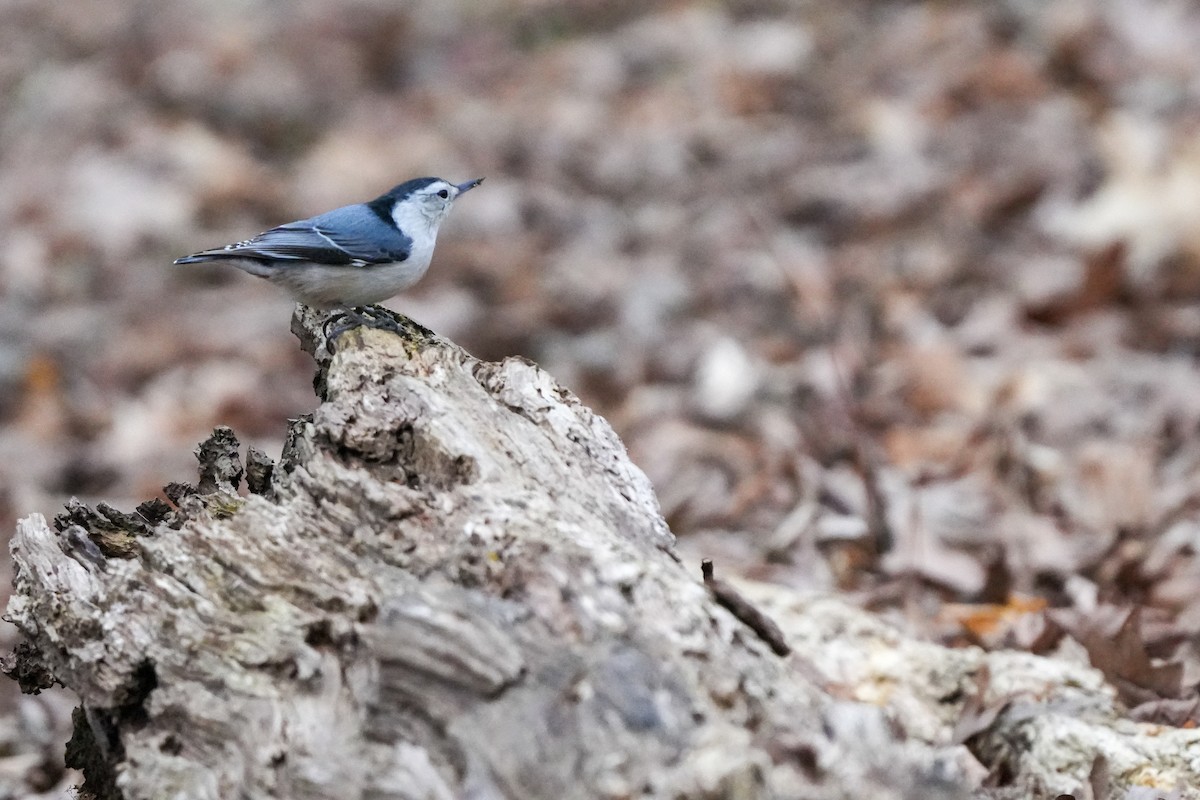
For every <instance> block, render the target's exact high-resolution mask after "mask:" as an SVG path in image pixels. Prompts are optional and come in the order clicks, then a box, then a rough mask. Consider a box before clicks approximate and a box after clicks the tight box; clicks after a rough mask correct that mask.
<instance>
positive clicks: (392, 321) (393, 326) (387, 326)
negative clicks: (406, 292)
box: [358, 305, 401, 333]
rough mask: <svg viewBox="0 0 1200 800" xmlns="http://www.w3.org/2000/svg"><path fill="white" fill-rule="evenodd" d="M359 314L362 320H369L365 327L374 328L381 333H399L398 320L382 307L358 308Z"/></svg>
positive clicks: (393, 313)
mask: <svg viewBox="0 0 1200 800" xmlns="http://www.w3.org/2000/svg"><path fill="white" fill-rule="evenodd" d="M358 311H359V313H361V314H362V315H363V318H364V319H367V320H370V322H368V323H367V326H368V327H370V328H376V329H378V330H381V331H390V332H391V333H399V332H400V329H401V325H400V320H398V319H396V313H395V312H394V311H392V310H391V309H387V308H384V307H383V306H374V305H372V306H360V307H359V308H358Z"/></svg>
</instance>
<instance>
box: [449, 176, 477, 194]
mask: <svg viewBox="0 0 1200 800" xmlns="http://www.w3.org/2000/svg"><path fill="white" fill-rule="evenodd" d="M481 183H483V178H476V179H475V180H473V181H467V182H466V183H460V184H459V185H458V186H455V187H454V188H455V189H458V193H459V194H462V193H463V192H469V191H471V190H472V189H474V188H475V187H476V186H478V185H479V184H481Z"/></svg>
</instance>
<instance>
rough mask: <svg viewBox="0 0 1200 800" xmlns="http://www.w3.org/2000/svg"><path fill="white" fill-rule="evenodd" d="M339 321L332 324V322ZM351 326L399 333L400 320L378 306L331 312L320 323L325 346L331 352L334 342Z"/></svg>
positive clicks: (351, 327)
mask: <svg viewBox="0 0 1200 800" xmlns="http://www.w3.org/2000/svg"><path fill="white" fill-rule="evenodd" d="M335 322H336V323H340V324H337V325H334V323H335ZM353 328H374V329H375V330H379V331H387V332H388V333H399V332H400V322H399V321H398V320H397V319H396V317H395V316H394V315H393V313H392V312H391V311H388V310H387V309H386V308H381V307H380V306H361V307H351V308H347V309H346V310H345V311H339V312H337V313H335V314H331V315H330V316H329V319H327V320H325V322H324V323H323V324H322V325H321V333H322V334H323V335H324V336H325V348H326V349H327V350H328V351H329V352H330V354H333V352H334V350H335V347H336V346H335V344H334V343H335V342H336V341H337V339H338V337H340V336H341V335H342V334H343V333H345V332H346V331H349V330H351V329H353Z"/></svg>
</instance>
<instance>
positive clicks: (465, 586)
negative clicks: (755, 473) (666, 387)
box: [8, 315, 963, 799]
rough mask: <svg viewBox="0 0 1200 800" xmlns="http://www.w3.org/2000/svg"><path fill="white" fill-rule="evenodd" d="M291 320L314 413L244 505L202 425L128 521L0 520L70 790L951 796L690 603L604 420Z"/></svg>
mask: <svg viewBox="0 0 1200 800" xmlns="http://www.w3.org/2000/svg"><path fill="white" fill-rule="evenodd" d="M315 323H316V320H314V319H310V318H308V317H306V316H303V315H302V316H300V317H298V319H297V322H296V329H297V330H298V332H299V333H300V335H301V338H302V340H303V341H304V342H305V344H306V346H307V347H308V348H309V349H310V350H311V351H313V352H314V355H315V357H316V359H317V362H318V365H319V374H318V377H317V380H316V382H315V385H316V387H317V389H318V391H319V393H320V394H321V396H322V397H323V403H322V404H321V405H320V407H319V408H318V409H317V411H316V412H315V414H314V415H313V416H312V418H311V419H310V420H298V421H296V422H294V423H293V425H292V428H291V434H290V436H289V439H288V443H287V446H286V447H285V449H284V453H283V455H282V458H281V459H280V461H279V462H278V463H275V464H271V463H269V459H266V458H265V457H264V456H263V455H262V454H261V453H254V454H252V455H251V456H250V458H249V462H250V465H251V468H250V475H251V476H252V477H251V480H252V483H253V486H252V488H253V490H254V492H253V493H250V494H247V495H239V494H238V493H237V491H236V487H237V486H238V484H239V481H240V479H241V476H242V474H243V467H242V464H241V460H240V456H239V448H238V446H237V443H236V439H234V438H233V434H232V432H231V431H228V430H227V429H219V430H218V431H217V432H216V433H214V436H213V437H212V438H211V439H209V441H208V442H206V443H205V444H203V445H202V446H201V447H200V448H199V450H198V451H197V455H198V458H199V459H200V474H201V479H200V484H199V486H198V487H194V488H192V487H180V486H176V487H174V491H173V492H172V494H171V496H172V497H173V499H175V501H176V502H177V503H178V507H177V508H176V509H174V510H173V511H171V512H170V513H169V514H159V516H160V518H159V519H155V520H152V524H149V523H147V522H146V520H145V519H144V518H141V519H132V518H130V519H125V518H122V517H120V516H117V515H113V514H103V513H100V512H93V511H90V510H87V509H84V510H80V509H73V512H72V514H71V516H70V517H69V518H66V517H64V518H63V521H62V522H61V523H59V524H58V525H57V526H53V525H50V524H48V523H47V522H46V521H45V520H44V519H43V518H41V517H40V516H38V515H34V516H31V517H29V518H27V519H25V520H24V521H22V523H21V525H20V529H19V530H18V532H17V535H16V537H15V539H14V540H13V545H12V551H13V557H14V559H15V562H16V578H15V584H14V585H15V590H14V595H13V597H12V601H11V603H10V605H9V608H8V615H9V618H10V619H11V620H12V621H13V622H15V623H16V624H17V625H18V626H19V627H20V629H21V630H22V631H23V632H24V634H25V636H26V637H27V639H28V642H29V646H28V647H27V652H26V653H25V655H24V656H23V660H24V661H25V662H26V666H27V669H26V670H25V672H26V674H33V675H37V674H42V673H38V672H37V671H36V670H32V671H30V669H29V668H28V667H29V665H30V664H33V663H34V662H36V666H39V667H41V668H43V669H44V670H48V674H50V675H53V676H54V678H56V679H57V680H58V681H60V682H61V683H63V684H64V685H66V686H67V687H69V688H70V689H72V690H74V691H75V692H77V693H78V695H79V697H80V700H81V704H82V705H81V709H82V711H81V713H80V714H78V715H77V720H76V723H77V724H76V739H75V740H74V741H73V747H74V752H75V754H74V756H73V757H74V759H75V763H77V764H79V765H81V766H83V767H84V768H85V774H86V775H87V779H88V781H87V785H86V787H85V789H86V790H87V791H89V792H92V793H94V794H95V795H97V796H101V797H120V796H123V797H126V798H176V797H177V798H237V797H245V798H266V797H282V798H376V799H378V798H458V797H470V798H576V797H578V798H584V797H613V798H616V797H669V798H673V797H678V798H694V797H728V798H742V797H746V798H748V797H813V798H835V797H836V798H860V797H868V796H869V797H872V798H887V797H897V798H899V797H918V796H919V797H929V798H938V797H958V796H963V795H962V792H961V789H960V787H959V784H958V783H956V782H955V780H954V779H948V778H947V777H946V774H945V772H946V770H945V765H944V764H940V763H939V762H938V761H937V759H936V758H935V756H936V752H935V751H934V750H932V749H929V748H924V749H922V748H920V747H918V748H915V749H914V748H913V747H912V746H907V745H906V746H901V745H899V744H898V745H897V750H896V751H895V753H891V754H881V753H878V752H866V751H865V748H864V746H862V745H860V744H857V743H856V742H854V741H853V740H854V739H855V738H856V736H857V735H855V736H849V737H846V738H847V739H848V740H849V741H846V742H841V743H839V742H838V741H837V740H836V737H835V736H834V734H832V733H831V732H830V730H829V729H828V726H827V725H826V724H825V721H826V720H825V716H824V715H825V714H826V711H827V709H828V708H829V707H830V706H831V703H832V700H831V699H830V696H829V695H828V694H827V693H826V692H825V691H824V688H823V687H822V686H821V685H820V681H819V678H818V677H815V676H816V675H817V673H816V672H815V670H812V669H806V668H802V667H803V665H804V664H805V663H806V662H805V661H804V658H803V656H802V654H795V653H794V654H792V655H791V656H790V657H788V658H781V657H779V656H777V655H775V654H773V653H772V652H771V649H770V647H769V645H768V644H767V643H766V642H763V641H762V640H761V639H759V637H758V636H756V635H755V633H754V632H753V631H752V630H751V629H750V628H748V627H747V626H746V625H744V624H743V623H742V622H740V621H739V620H738V619H737V618H735V617H734V616H732V615H731V614H730V613H729V612H727V611H726V610H725V609H723V608H721V607H720V606H719V605H718V604H717V603H716V602H715V601H714V599H713V598H712V597H711V596H710V594H709V592H708V591H707V590H706V589H705V587H704V586H703V585H702V583H701V582H700V580H699V577H700V575H699V568H698V565H693V566H692V567H690V568H688V567H685V566H684V565H682V564H681V563H680V562H679V560H678V559H677V557H676V556H675V555H674V552H673V539H672V536H671V533H670V531H669V530H668V529H667V526H666V524H665V522H664V521H663V519H662V516H661V514H660V513H659V510H658V504H657V501H656V499H655V496H654V493H653V491H652V489H651V486H650V484H649V482H648V481H647V479H646V477H645V475H643V473H642V472H641V471H640V470H639V469H637V468H636V467H635V466H634V465H633V464H632V463H631V462H630V461H629V459H628V458H627V456H626V453H625V450H624V447H623V446H622V444H621V442H620V440H619V439H618V438H617V436H616V435H615V434H614V432H613V431H612V429H611V428H610V427H609V425H608V424H607V422H605V421H604V420H603V419H601V418H600V417H599V416H597V415H595V414H594V413H592V412H591V411H590V410H589V409H587V408H586V407H584V406H583V405H581V404H580V402H579V401H578V400H577V399H576V398H575V397H574V396H573V395H572V394H571V393H570V392H568V391H566V390H565V389H563V388H562V387H561V386H559V385H558V384H557V383H555V381H554V380H553V379H552V378H550V376H548V375H547V374H546V373H544V372H543V371H541V370H540V369H538V368H537V367H536V366H535V365H533V364H531V363H529V362H527V361H524V360H521V359H509V360H506V361H504V362H501V363H496V364H491V363H482V362H480V361H477V360H476V359H474V358H472V357H470V356H469V355H468V354H466V353H465V352H463V351H462V350H461V349H459V348H458V347H456V346H454V345H453V344H451V343H449V342H446V341H444V340H441V339H438V338H436V337H433V336H432V335H430V334H429V333H428V332H427V331H424V330H423V329H420V328H417V327H416V326H412V327H410V328H409V329H407V332H406V334H405V335H403V336H397V335H393V334H390V333H382V332H378V331H362V332H352V333H349V334H347V335H345V336H343V337H342V338H341V340H340V342H339V347H338V351H337V353H336V354H335V355H333V356H330V355H329V353H328V352H326V350H325V348H324V346H323V344H322V342H321V341H320V337H319V336H318V335H317V333H316V328H315ZM56 528H58V529H56ZM81 537H82V538H83V539H85V540H86V541H88V542H94V543H96V545H97V547H96V552H84V550H86V549H87V548H86V547H85V546H82V545H79V544H76V545H72V544H71V542H72V541H76V542H78V541H79V540H80V539H81ZM798 667H801V668H798ZM879 724H880V726H881V727H880V730H884V731H886V726H882V723H879ZM880 736H883V738H884V739H886V738H887V737H886V736H885V735H884V734H880ZM831 737H833V738H831ZM831 748H832V749H831ZM905 748H907V749H905ZM830 753H839V754H840V755H839V756H837V757H829V755H828V754H830ZM855 754H857V755H855ZM881 756H882V758H883V761H882V763H883V764H884V765H885V766H883V767H881V768H879V769H874V771H872V768H868V767H864V766H863V764H868V765H869V764H870V763H874V762H875V760H877V759H879V758H880V757H881ZM863 759H866V761H864V760H863ZM873 775H874V776H875V777H871V776H873ZM846 776H853V778H852V779H849V778H847V777H846Z"/></svg>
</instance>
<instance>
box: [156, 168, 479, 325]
mask: <svg viewBox="0 0 1200 800" xmlns="http://www.w3.org/2000/svg"><path fill="white" fill-rule="evenodd" d="M481 183H483V178H476V179H475V180H473V181H467V182H466V183H460V184H453V183H450V182H449V181H444V180H442V179H441V178H414V179H413V180H411V181H406V182H405V183H402V184H400V185H399V186H397V187H395V188H394V189H392V190H391V191H389V192H386V193H384V194H382V195H380V196H379V197H377V198H375V199H374V200H372V201H370V202H368V203H358V204H356V205H351V206H342V207H341V208H335V209H334V210H333V211H327V212H325V213H324V214H318V215H317V216H315V217H309V218H308V219H301V220H297V221H296V222H289V223H288V224H286V225H280V226H279V227H278V228H272V229H271V230H269V231H264V232H263V233H260V234H259V235H258V236H255V237H254V238H252V239H246V240H245V241H243V242H237V243H235V244H230V245H226V246H225V247H218V248H215V249H212V250H204V251H202V252H199V253H195V254H193V255H190V256H186V257H184V258H180V259H178V260H176V262H175V263H176V264H199V263H202V262H207V261H228V262H229V263H230V264H232V265H233V266H235V267H237V268H239V269H242V270H245V271H246V272H249V273H250V274H251V275H257V276H258V277H260V278H266V279H267V280H269V281H270V282H271V283H274V284H277V285H279V286H282V287H283V288H284V289H287V290H288V291H289V292H290V293H291V295H292V297H293V298H295V299H296V300H297V301H299V302H301V303H303V304H305V305H307V306H312V307H314V308H319V309H343V310H344V311H345V312H346V316H348V317H350V318H351V319H353V320H354V321H355V323H356V324H360V325H367V326H369V327H384V328H391V329H394V321H392V320H390V319H388V318H386V317H374V316H372V317H366V316H363V314H362V313H360V311H359V308H360V307H361V306H366V305H369V304H371V303H378V302H380V301H382V300H386V299H388V298H389V297H391V296H393V295H395V294H396V293H397V292H400V291H403V290H404V289H407V288H409V287H410V286H412V285H413V284H414V283H416V282H417V281H419V280H420V279H421V278H422V276H424V275H425V272H426V271H427V270H428V269H429V262H430V260H431V259H432V258H433V247H434V245H435V244H436V243H437V234H438V226H439V225H441V223H442V220H444V219H445V218H446V215H447V214H448V213H450V209H451V207H453V205H454V201H455V200H456V199H457V198H458V196H459V195H461V194H462V193H463V192H468V191H470V190H471V189H474V188H475V187H476V186H478V185H479V184H481ZM339 332H340V331H339Z"/></svg>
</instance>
